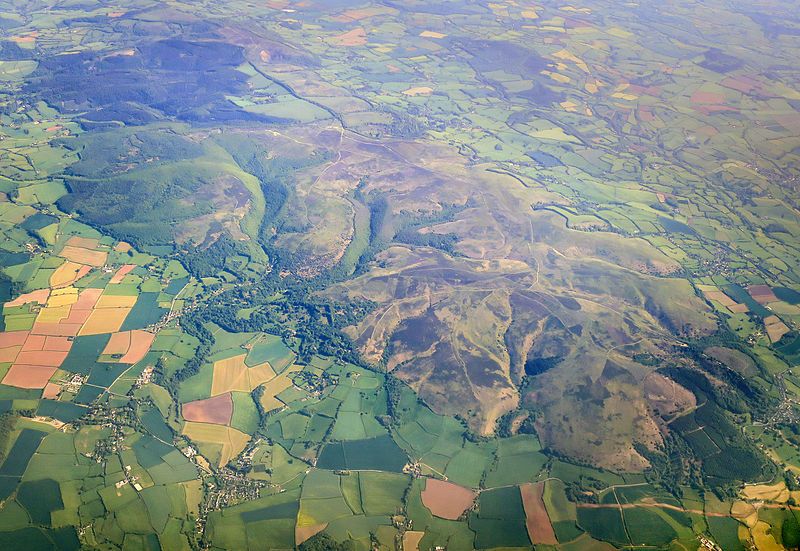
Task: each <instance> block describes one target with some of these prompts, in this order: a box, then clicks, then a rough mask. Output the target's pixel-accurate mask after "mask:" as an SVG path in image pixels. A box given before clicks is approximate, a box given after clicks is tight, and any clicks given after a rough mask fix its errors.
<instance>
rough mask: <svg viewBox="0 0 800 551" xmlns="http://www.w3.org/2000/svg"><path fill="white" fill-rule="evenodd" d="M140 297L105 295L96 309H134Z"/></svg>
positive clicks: (98, 302)
mask: <svg viewBox="0 0 800 551" xmlns="http://www.w3.org/2000/svg"><path fill="white" fill-rule="evenodd" d="M137 298H138V297H126V296H115V295H103V296H101V297H100V300H98V301H97V304H96V305H95V308H132V307H133V305H134V304H136V299H137Z"/></svg>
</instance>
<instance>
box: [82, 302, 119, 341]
mask: <svg viewBox="0 0 800 551" xmlns="http://www.w3.org/2000/svg"><path fill="white" fill-rule="evenodd" d="M130 311H131V309H130V308H103V309H102V310H92V313H91V314H89V319H88V320H86V323H84V324H83V327H81V330H80V332H79V333H78V335H81V336H83V335H100V334H102V333H116V332H117V331H119V329H120V327H122V324H123V322H124V321H125V318H126V317H128V313H129V312H130Z"/></svg>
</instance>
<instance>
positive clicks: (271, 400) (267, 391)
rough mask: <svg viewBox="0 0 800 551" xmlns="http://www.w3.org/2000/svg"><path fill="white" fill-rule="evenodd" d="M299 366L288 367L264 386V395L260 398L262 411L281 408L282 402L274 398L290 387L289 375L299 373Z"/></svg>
mask: <svg viewBox="0 0 800 551" xmlns="http://www.w3.org/2000/svg"><path fill="white" fill-rule="evenodd" d="M301 369H302V367H300V366H299V365H293V366H290V367H289V368H288V369H287V370H286V371H284V372H283V373H281V374H280V375H279V376H277V377H275V378H274V379H272V380H271V381H269V382H268V383H267V384H265V385H264V394H263V395H262V396H261V405H262V406H263V407H264V411H272V410H273V409H278V408H279V407H282V406H283V402H281V401H280V400H278V399H277V398H276V397H275V396H277V395H278V394H280V393H281V392H283V391H284V390H286V389H287V388H289V387H290V386H292V380H291V378H290V377H291V375H292V374H293V373H297V372H298V371H300V370H301Z"/></svg>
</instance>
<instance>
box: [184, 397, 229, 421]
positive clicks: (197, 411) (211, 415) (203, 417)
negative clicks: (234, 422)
mask: <svg viewBox="0 0 800 551" xmlns="http://www.w3.org/2000/svg"><path fill="white" fill-rule="evenodd" d="M182 411H183V418H184V419H186V420H187V421H196V422H198V423H213V424H216V425H227V424H228V423H230V422H231V416H233V398H231V395H230V393H226V394H220V395H219V396H214V397H213V398H206V399H205V400H196V401H194V402H189V403H188V404H184V405H183V409H182Z"/></svg>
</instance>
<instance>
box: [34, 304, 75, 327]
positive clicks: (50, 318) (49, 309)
mask: <svg viewBox="0 0 800 551" xmlns="http://www.w3.org/2000/svg"><path fill="white" fill-rule="evenodd" d="M69 312H70V305H69V304H65V305H63V306H49V305H48V306H46V307H45V308H42V309H41V310H39V314H38V315H37V316H36V322H37V323H58V322H60V321H61V320H63V319H65V318H68V317H69Z"/></svg>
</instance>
